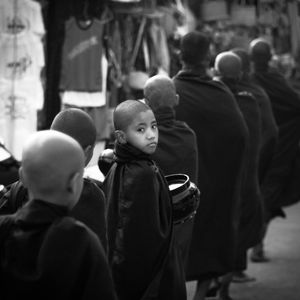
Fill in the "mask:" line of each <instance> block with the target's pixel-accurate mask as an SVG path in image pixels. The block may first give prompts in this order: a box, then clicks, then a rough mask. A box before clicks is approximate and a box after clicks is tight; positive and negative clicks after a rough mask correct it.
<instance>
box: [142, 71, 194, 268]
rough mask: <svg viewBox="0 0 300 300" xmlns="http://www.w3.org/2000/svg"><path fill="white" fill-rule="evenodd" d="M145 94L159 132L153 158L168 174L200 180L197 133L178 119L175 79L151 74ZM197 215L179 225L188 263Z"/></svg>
mask: <svg viewBox="0 0 300 300" xmlns="http://www.w3.org/2000/svg"><path fill="white" fill-rule="evenodd" d="M144 96H145V99H146V101H147V102H148V104H149V106H150V107H151V108H152V110H153V112H154V115H155V118H156V121H157V126H158V131H159V139H158V145H157V149H156V151H155V152H154V154H153V155H152V158H153V159H154V160H155V161H156V162H157V164H158V165H159V166H160V168H161V169H162V170H163V172H164V174H165V175H170V174H186V175H188V176H189V178H190V180H191V181H192V182H193V183H197V182H198V150H197V139H196V135H195V132H194V131H193V130H192V129H191V128H190V127H189V126H188V125H187V124H186V123H185V122H183V121H180V120H177V119H176V118H175V106H177V105H178V102H179V96H178V94H177V93H176V89H175V86H174V83H173V81H172V80H171V78H169V77H167V76H163V75H156V76H153V77H150V79H148V80H147V81H146V84H145V87H144ZM193 224H194V218H191V219H189V220H187V221H185V222H184V223H183V224H178V225H175V237H176V240H177V244H178V245H179V247H180V250H181V252H182V257H183V261H184V265H186V264H187V259H188V251H189V245H190V241H191V236H192V230H193Z"/></svg>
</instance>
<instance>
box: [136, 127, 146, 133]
mask: <svg viewBox="0 0 300 300" xmlns="http://www.w3.org/2000/svg"><path fill="white" fill-rule="evenodd" d="M137 131H138V132H145V128H143V127H141V128H138V129H137Z"/></svg>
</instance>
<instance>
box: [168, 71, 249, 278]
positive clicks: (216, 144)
mask: <svg viewBox="0 0 300 300" xmlns="http://www.w3.org/2000/svg"><path fill="white" fill-rule="evenodd" d="M174 83H175V86H176V90H177V93H178V94H179V96H180V103H179V105H178V106H177V107H176V116H177V119H179V120H183V121H185V122H186V123H187V124H188V125H189V126H190V127H191V128H192V129H193V130H194V131H195V133H196V136H197V143H198V184H197V185H198V187H199V189H200V192H201V199H200V205H199V208H198V211H197V214H196V217H195V223H194V230H193V238H192V242H191V247H190V257H189V266H188V271H187V280H197V279H200V280H201V279H205V278H211V277H213V276H218V275H221V274H225V273H227V272H229V271H232V270H233V269H234V264H235V253H236V246H237V230H238V215H239V214H238V207H239V201H240V189H241V172H242V166H243V161H244V155H245V149H246V142H247V138H248V132H247V127H246V124H245V121H244V118H243V116H242V114H241V112H240V110H239V108H238V106H237V104H236V101H235V99H234V96H233V95H232V93H230V91H229V90H228V89H227V88H225V87H224V85H223V84H221V83H218V82H214V81H212V80H210V78H207V77H205V76H204V75H203V73H201V72H196V71H189V70H183V71H180V72H179V73H178V74H177V75H176V76H175V77H174Z"/></svg>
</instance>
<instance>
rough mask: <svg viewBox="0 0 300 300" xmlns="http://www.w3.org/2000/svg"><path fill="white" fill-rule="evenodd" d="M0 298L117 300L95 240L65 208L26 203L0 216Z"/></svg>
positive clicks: (37, 201) (104, 259)
mask: <svg viewBox="0 0 300 300" xmlns="http://www.w3.org/2000/svg"><path fill="white" fill-rule="evenodd" d="M7 219H13V224H11V227H10V229H9V233H8V234H7V235H6V237H5V239H4V241H3V240H2V243H1V252H0V253H1V256H0V261H1V272H0V273H1V274H0V277H1V278H0V279H1V299H19V298H22V297H23V298H24V296H25V298H26V297H27V298H28V299H36V300H37V299H49V300H50V299H70V300H71V299H86V300H88V299H112V300H113V299H116V296H115V292H114V286H113V281H112V277H111V273H110V270H109V266H108V262H107V259H106V256H105V253H104V250H103V247H102V245H101V243H100V242H99V239H98V238H97V236H96V234H95V233H93V232H92V231H91V230H90V229H89V228H88V227H87V226H85V225H84V224H83V223H81V222H79V221H76V220H75V219H73V218H72V217H69V216H68V214H67V210H66V208H65V207H61V206H58V205H54V204H49V203H46V202H44V201H41V200H31V201H29V202H28V203H26V204H25V205H24V206H23V207H22V208H20V209H19V210H18V212H17V213H16V214H15V215H5V216H1V217H0V232H1V235H2V234H3V230H7Z"/></svg>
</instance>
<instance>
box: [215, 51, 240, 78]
mask: <svg viewBox="0 0 300 300" xmlns="http://www.w3.org/2000/svg"><path fill="white" fill-rule="evenodd" d="M215 69H216V71H217V72H218V73H219V74H220V76H222V77H224V78H231V79H236V78H239V77H240V75H241V71H242V63H241V59H240V58H239V57H238V56H237V55H236V54H234V53H233V52H230V51H226V52H222V53H220V54H218V55H217V57H216V59H215Z"/></svg>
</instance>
